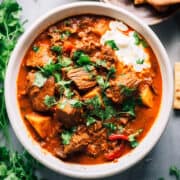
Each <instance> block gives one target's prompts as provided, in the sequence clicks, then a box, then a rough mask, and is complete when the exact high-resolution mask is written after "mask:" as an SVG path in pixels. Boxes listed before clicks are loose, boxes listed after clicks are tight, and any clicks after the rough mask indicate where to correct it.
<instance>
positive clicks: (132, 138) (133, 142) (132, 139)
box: [128, 129, 143, 148]
mask: <svg viewBox="0 0 180 180" xmlns="http://www.w3.org/2000/svg"><path fill="white" fill-rule="evenodd" d="M142 131H143V129H139V130H137V131H136V132H135V133H134V134H131V135H129V136H128V139H129V142H130V144H131V147H132V148H135V147H137V146H138V145H139V143H138V142H137V140H136V137H137V136H139V135H140V134H141V133H142Z"/></svg>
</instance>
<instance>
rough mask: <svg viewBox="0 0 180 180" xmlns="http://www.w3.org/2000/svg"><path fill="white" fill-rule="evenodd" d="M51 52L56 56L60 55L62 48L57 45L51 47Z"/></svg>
mask: <svg viewBox="0 0 180 180" xmlns="http://www.w3.org/2000/svg"><path fill="white" fill-rule="evenodd" d="M51 51H53V52H55V53H57V54H61V53H62V47H61V46H57V45H54V46H51Z"/></svg>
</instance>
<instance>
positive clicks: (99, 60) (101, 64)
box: [95, 59, 107, 68]
mask: <svg viewBox="0 0 180 180" xmlns="http://www.w3.org/2000/svg"><path fill="white" fill-rule="evenodd" d="M95 66H96V67H99V66H101V67H104V68H107V62H106V61H105V60H101V59H97V60H96V64H95Z"/></svg>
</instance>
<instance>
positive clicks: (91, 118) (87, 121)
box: [86, 116, 96, 126]
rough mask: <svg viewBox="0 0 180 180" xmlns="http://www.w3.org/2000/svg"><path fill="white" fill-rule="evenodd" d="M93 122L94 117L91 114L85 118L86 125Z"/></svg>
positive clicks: (94, 120)
mask: <svg viewBox="0 0 180 180" xmlns="http://www.w3.org/2000/svg"><path fill="white" fill-rule="evenodd" d="M95 122H96V119H95V118H93V117H91V116H88V117H87V118H86V126H90V125H91V124H94V123H95Z"/></svg>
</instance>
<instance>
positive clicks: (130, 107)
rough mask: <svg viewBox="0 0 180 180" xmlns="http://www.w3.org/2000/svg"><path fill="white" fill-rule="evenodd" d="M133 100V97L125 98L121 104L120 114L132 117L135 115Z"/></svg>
mask: <svg viewBox="0 0 180 180" xmlns="http://www.w3.org/2000/svg"><path fill="white" fill-rule="evenodd" d="M135 105H136V104H135V100H134V98H130V99H127V100H125V101H124V102H123V104H122V112H120V114H124V113H125V114H129V115H130V116H132V117H135V116H136V114H135Z"/></svg>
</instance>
